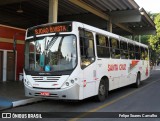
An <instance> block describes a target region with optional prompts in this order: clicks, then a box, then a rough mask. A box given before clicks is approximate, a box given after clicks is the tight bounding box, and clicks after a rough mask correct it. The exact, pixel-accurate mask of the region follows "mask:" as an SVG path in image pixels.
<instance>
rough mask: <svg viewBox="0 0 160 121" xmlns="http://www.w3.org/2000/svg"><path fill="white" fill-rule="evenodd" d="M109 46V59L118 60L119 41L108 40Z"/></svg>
mask: <svg viewBox="0 0 160 121" xmlns="http://www.w3.org/2000/svg"><path fill="white" fill-rule="evenodd" d="M110 46H111V49H110V50H111V57H112V58H116V59H119V58H120V49H119V40H117V39H115V38H110Z"/></svg>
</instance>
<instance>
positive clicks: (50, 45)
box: [46, 36, 58, 50]
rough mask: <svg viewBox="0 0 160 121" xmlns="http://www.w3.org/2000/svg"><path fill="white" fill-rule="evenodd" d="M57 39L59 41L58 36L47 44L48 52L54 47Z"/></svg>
mask: <svg viewBox="0 0 160 121" xmlns="http://www.w3.org/2000/svg"><path fill="white" fill-rule="evenodd" d="M57 39H58V36H56V37H53V38H52V39H51V41H50V42H47V47H46V50H49V49H50V48H51V47H52V46H53V45H54V43H55V42H56V40H57Z"/></svg>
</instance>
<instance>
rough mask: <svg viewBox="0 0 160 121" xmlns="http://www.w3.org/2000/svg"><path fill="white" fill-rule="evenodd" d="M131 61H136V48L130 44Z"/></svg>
mask: <svg viewBox="0 0 160 121" xmlns="http://www.w3.org/2000/svg"><path fill="white" fill-rule="evenodd" d="M128 49H129V59H135V46H134V44H131V43H128Z"/></svg>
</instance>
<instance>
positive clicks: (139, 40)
mask: <svg viewBox="0 0 160 121" xmlns="http://www.w3.org/2000/svg"><path fill="white" fill-rule="evenodd" d="M139 42H140V43H141V35H139Z"/></svg>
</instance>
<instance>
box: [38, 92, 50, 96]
mask: <svg viewBox="0 0 160 121" xmlns="http://www.w3.org/2000/svg"><path fill="white" fill-rule="evenodd" d="M40 95H42V96H49V95H50V93H49V92H41V93H40Z"/></svg>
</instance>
